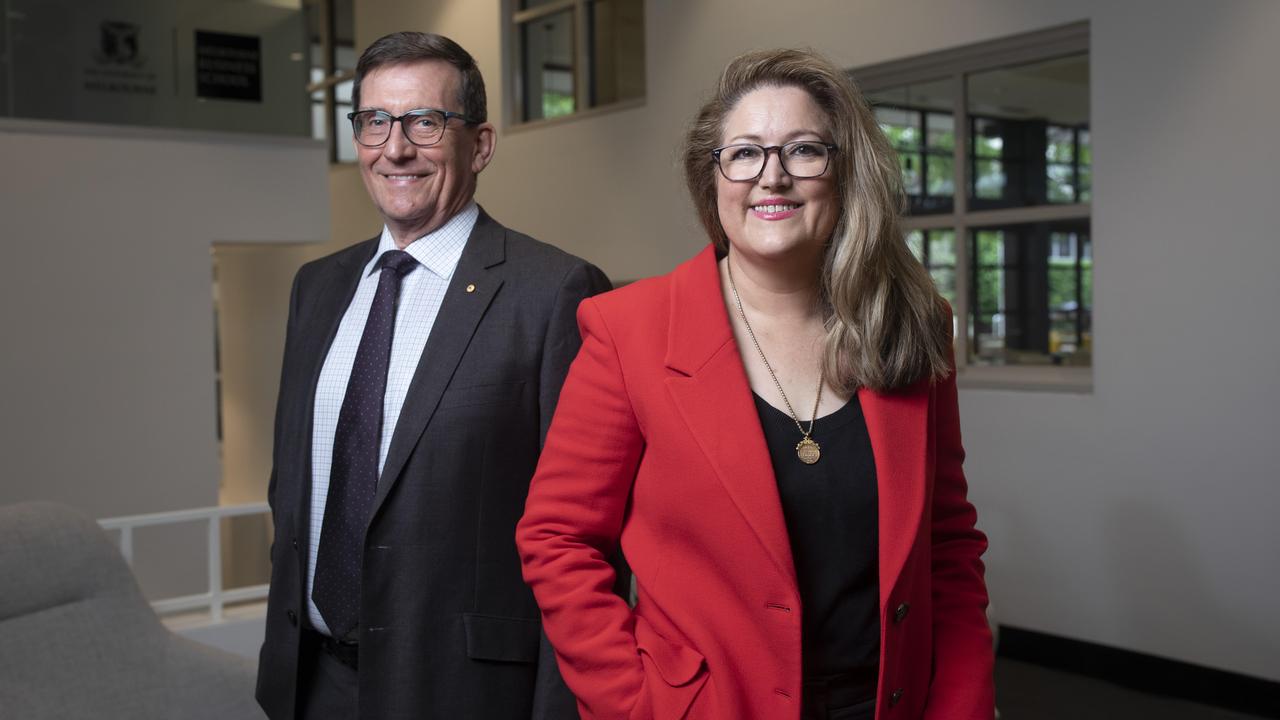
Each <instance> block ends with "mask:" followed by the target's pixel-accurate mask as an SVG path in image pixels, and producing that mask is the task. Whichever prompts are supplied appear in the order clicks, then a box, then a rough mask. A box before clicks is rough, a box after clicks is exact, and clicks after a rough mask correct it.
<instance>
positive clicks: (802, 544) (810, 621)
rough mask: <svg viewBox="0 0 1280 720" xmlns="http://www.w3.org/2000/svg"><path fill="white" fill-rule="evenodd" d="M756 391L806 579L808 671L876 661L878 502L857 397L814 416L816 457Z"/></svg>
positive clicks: (799, 572) (837, 670)
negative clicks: (804, 451)
mask: <svg viewBox="0 0 1280 720" xmlns="http://www.w3.org/2000/svg"><path fill="white" fill-rule="evenodd" d="M755 401H756V410H757V411H758V412H759V414H760V424H761V426H762V427H763V428H764V436H765V441H766V442H767V443H768V445H769V455H770V456H771V457H772V460H773V472H774V475H775V476H776V477H777V480H778V495H779V497H780V498H781V500H782V512H783V515H784V516H785V517H786V521H787V534H788V535H789V536H790V538H791V556H792V559H793V561H794V562H795V567H796V576H797V580H798V581H799V583H800V600H801V602H802V603H803V613H802V628H801V633H802V634H801V646H802V647H803V649H804V674H805V675H806V676H810V677H812V676H825V675H836V674H841V673H848V672H853V671H857V670H863V669H867V668H874V667H875V666H876V665H877V663H878V662H879V657H880V619H879V610H880V601H879V577H878V575H877V553H878V546H879V538H878V535H877V525H878V516H877V512H878V508H879V506H878V503H877V497H878V494H877V492H876V465H875V458H874V457H873V456H872V453H871V438H870V436H868V435H867V424H866V421H865V420H864V419H863V417H862V406H861V405H860V404H859V403H858V397H857V395H854V397H853V399H852V400H850V401H849V402H848V403H847V404H846V405H845V406H844V407H842V408H840V409H839V410H837V411H835V412H833V413H831V414H830V415H827V416H825V417H821V418H818V420H817V422H815V423H814V425H813V435H812V437H813V440H814V441H815V442H817V443H818V444H819V445H821V446H822V457H821V458H820V459H819V460H818V462H817V463H815V464H813V465H805V464H804V463H802V462H800V458H799V457H797V456H796V443H798V442H800V439H801V438H802V437H804V436H803V435H801V434H800V431H799V430H797V429H796V424H795V422H793V421H792V419H791V416H790V415H788V414H786V413H784V412H782V411H781V410H778V409H777V408H775V407H773V406H772V405H770V404H769V403H767V402H765V401H764V400H763V399H761V398H760V396H758V395H757V396H755ZM804 424H805V427H808V423H804Z"/></svg>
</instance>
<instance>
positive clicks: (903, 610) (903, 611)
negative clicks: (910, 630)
mask: <svg viewBox="0 0 1280 720" xmlns="http://www.w3.org/2000/svg"><path fill="white" fill-rule="evenodd" d="M910 611H911V606H910V605H908V604H907V603H902V604H901V605H899V606H898V609H897V610H894V611H893V621H894V622H895V623H900V622H902V621H903V620H905V619H906V618H907V613H908V612H910Z"/></svg>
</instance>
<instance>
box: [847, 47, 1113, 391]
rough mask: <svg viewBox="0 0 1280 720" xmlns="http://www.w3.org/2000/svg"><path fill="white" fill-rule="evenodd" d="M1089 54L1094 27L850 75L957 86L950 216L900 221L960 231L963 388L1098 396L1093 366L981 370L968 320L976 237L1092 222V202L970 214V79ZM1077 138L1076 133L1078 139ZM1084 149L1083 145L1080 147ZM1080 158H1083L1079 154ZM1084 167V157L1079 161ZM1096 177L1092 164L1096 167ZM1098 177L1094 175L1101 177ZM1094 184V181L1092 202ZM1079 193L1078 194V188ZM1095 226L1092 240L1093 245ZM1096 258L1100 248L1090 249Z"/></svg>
mask: <svg viewBox="0 0 1280 720" xmlns="http://www.w3.org/2000/svg"><path fill="white" fill-rule="evenodd" d="M1085 53H1089V23H1088V21H1083V22H1078V23H1071V24H1068V25H1062V26H1059V27H1054V28H1048V29H1045V30H1040V31H1035V32H1030V33H1025V34H1022V35H1016V36H1012V37H1008V38H1000V39H997V40H991V41H987V42H982V43H977V44H974V45H968V46H964V47H959V48H953V49H948V50H941V51H938V52H934V53H928V54H925V55H920V56H916V57H911V58H906V59H902V60H893V61H889V62H884V63H878V64H875V65H869V66H865V67H861V68H855V69H852V70H850V71H849V74H850V76H851V77H852V78H853V79H854V81H855V82H856V83H857V84H858V86H859V87H860V88H861V89H862V90H863V92H865V93H867V94H868V95H870V94H872V93H875V92H878V91H882V90H888V89H891V88H896V87H900V86H903V85H914V84H920V83H925V82H937V81H947V82H950V83H951V84H952V97H953V98H954V106H953V108H952V116H953V118H954V128H955V131H954V132H955V138H956V141H955V143H954V148H953V153H952V157H953V164H954V167H953V172H954V173H955V177H954V179H953V185H952V187H953V188H955V192H954V198H953V204H952V210H951V212H949V213H948V212H941V213H935V214H928V215H907V216H905V217H903V219H902V229H903V231H904V232H911V231H913V230H919V231H921V232H924V233H927V231H929V230H943V229H950V230H954V231H955V238H956V262H955V297H956V303H955V307H954V308H953V313H954V317H955V330H956V332H955V362H956V370H957V381H958V382H959V383H960V385H961V386H962V387H985V388H998V389H1018V390H1041V391H1060V392H1077V393H1090V392H1092V391H1093V368H1092V365H1090V366H1089V367H1079V366H1059V365H1047V366H1040V365H1000V366H993V365H979V364H974V363H971V362H970V361H969V355H970V338H969V330H968V322H969V315H970V304H971V291H970V284H971V280H972V278H973V268H972V267H971V263H972V259H971V258H970V257H969V255H970V253H969V252H968V251H967V248H968V247H969V246H970V245H971V243H972V242H973V240H972V238H973V233H972V231H973V230H974V229H976V228H982V227H989V226H995V225H1017V224H1023V223H1035V222H1051V221H1059V220H1091V218H1092V202H1091V201H1090V202H1076V203H1052V204H1046V205H1036V206H1029V207H1011V208H999V209H983V210H971V209H970V197H969V189H970V182H971V177H972V173H971V171H970V158H969V157H968V154H969V143H968V142H967V139H968V138H969V137H970V136H971V134H972V118H971V114H970V112H969V92H968V83H967V78H968V76H970V75H972V74H974V73H980V72H984V71H990V70H998V69H1001V68H1008V67H1013V66H1017V65H1025V64H1030V63H1036V62H1043V61H1046V60H1052V59H1055V58H1059V57H1064V56H1068V55H1079V54H1085ZM1077 139H1078V134H1077ZM1077 147H1078V144H1077ZM1077 155H1078V152H1077ZM1076 162H1077V163H1078V157H1077V158H1076ZM1091 171H1092V165H1091ZM1093 179H1096V173H1095V178H1093ZM1093 187H1094V183H1093V182H1091V183H1090V198H1091V199H1092V196H1093ZM1076 191H1077V192H1078V191H1079V185H1078V183H1077V186H1076ZM1092 235H1093V233H1092V226H1091V229H1090V240H1091V241H1092ZM1092 250H1093V253H1094V255H1095V256H1096V251H1097V248H1096V245H1095V246H1094V247H1093V248H1092Z"/></svg>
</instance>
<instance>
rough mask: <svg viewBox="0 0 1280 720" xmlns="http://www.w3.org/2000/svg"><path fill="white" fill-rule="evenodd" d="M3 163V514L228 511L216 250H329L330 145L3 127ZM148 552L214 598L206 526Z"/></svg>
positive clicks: (183, 585)
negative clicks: (220, 246)
mask: <svg viewBox="0 0 1280 720" xmlns="http://www.w3.org/2000/svg"><path fill="white" fill-rule="evenodd" d="M0 158H3V161H2V162H0V238H3V241H4V248H5V261H4V263H3V264H0V327H2V328H4V334H5V340H4V347H5V349H4V352H3V354H2V355H0V377H3V378H4V380H3V383H4V401H3V402H0V428H2V429H0V437H2V438H3V451H2V452H3V457H4V460H5V466H4V475H3V478H2V479H0V504H3V503H10V502H17V501H21V500H28V499H41V500H52V501H57V502H63V503H68V504H70V505H73V506H75V507H78V508H80V509H81V510H83V511H84V512H86V513H88V514H89V515H91V516H93V517H99V518H101V517H107V516H113V515H125V514H134V513H142V512H156V511H162V510H173V509H181V508H189V507H197V506H205V505H216V504H217V503H218V482H219V477H220V467H219V457H218V445H217V437H216V425H215V423H216V408H215V399H214V392H215V389H214V347H213V337H214V333H213V330H214V324H213V323H214V318H213V294H212V286H213V284H212V262H211V258H210V249H211V245H212V244H213V243H214V242H239V243H255V242H277V243H282V242H283V243H296V242H303V241H321V240H327V239H328V237H329V209H328V190H327V183H326V177H327V172H326V162H327V158H326V154H325V151H324V148H323V146H321V145H319V144H317V143H312V142H310V141H303V140H285V139H270V138H262V137H255V136H248V135H245V136H228V135H204V134H196V133H190V132H181V131H164V130H140V131H133V130H128V129H110V128H101V127H97V128H95V127H90V126H78V125H62V124H57V123H35V122H21V121H0ZM286 293H287V289H286ZM281 328H282V329H283V322H282V323H281ZM273 397H274V394H273ZM262 482H263V483H265V477H264V478H263V480H262ZM188 531H189V532H188ZM152 532H160V531H152ZM138 543H139V548H138V549H139V553H140V554H139V573H140V575H142V576H143V581H144V585H145V586H147V587H148V589H150V590H152V591H154V592H165V591H177V592H183V591H187V592H190V591H199V590H201V589H202V588H201V587H199V586H197V587H195V588H191V587H190V586H189V585H188V584H187V583H189V582H192V581H193V579H196V580H198V579H199V578H201V577H202V575H201V574H202V573H203V571H204V570H203V567H202V565H203V561H202V560H200V559H201V558H203V557H204V551H203V547H204V545H203V534H202V531H201V530H200V528H198V527H195V528H187V529H186V530H185V531H178V532H176V533H175V534H172V535H169V536H163V538H162V540H161V541H159V542H156V541H154V539H153V540H152V541H148V540H147V538H146V537H144V536H143V535H140V536H139V538H138ZM144 545H145V547H144ZM187 550H191V554H189V555H186V556H184V557H186V560H185V561H184V562H182V563H178V564H176V565H175V562H176V561H175V558H176V557H177V556H178V554H179V553H180V552H185V551H187ZM153 566H154V567H160V568H164V569H165V572H164V573H161V572H160V571H158V570H157V571H154V572H151V571H149V570H148V568H150V567H153ZM175 567H178V568H179V570H178V571H177V572H174V573H172V574H171V573H169V572H168V570H170V569H172V568H175ZM188 571H190V572H188Z"/></svg>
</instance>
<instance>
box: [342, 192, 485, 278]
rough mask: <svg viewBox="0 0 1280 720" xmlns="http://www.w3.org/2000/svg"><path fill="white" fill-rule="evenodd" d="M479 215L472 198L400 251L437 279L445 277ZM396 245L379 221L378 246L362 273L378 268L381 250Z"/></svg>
mask: <svg viewBox="0 0 1280 720" xmlns="http://www.w3.org/2000/svg"><path fill="white" fill-rule="evenodd" d="M479 218H480V206H479V205H477V204H476V202H475V201H474V200H472V201H471V202H469V203H467V206H466V207H465V208H463V209H462V211H461V212H459V213H458V214H457V215H454V216H453V217H451V218H449V220H448V221H447V222H445V224H444V225H441V226H440V227H438V228H436V229H435V230H434V231H433V232H429V233H427V234H426V235H423V236H422V237H420V238H418V239H417V240H414V241H413V242H411V243H409V245H408V247H406V248H405V249H404V251H405V252H407V253H409V254H410V255H412V256H413V259H415V260H417V261H418V262H419V263H420V264H422V265H424V266H426V268H427V269H428V270H430V271H431V272H432V273H435V275H436V276H437V277H439V278H440V279H442V280H449V279H450V278H452V277H453V271H454V270H455V269H457V267H458V260H459V258H461V257H462V249H463V248H465V247H466V246H467V238H469V237H471V230H472V229H473V228H474V227H475V225H476V221H477V220H478V219H479ZM397 249H398V248H397V247H396V241H395V239H394V238H392V237H391V230H390V229H388V228H387V226H385V225H383V226H382V236H381V237H380V238H378V249H377V251H375V252H374V254H373V258H372V259H370V260H369V262H368V264H366V265H365V266H364V275H365V276H366V277H367V276H368V275H370V274H371V273H373V272H374V271H375V270H377V269H378V260H379V259H381V258H382V254H383V253H385V252H388V251H390V250H397Z"/></svg>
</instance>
